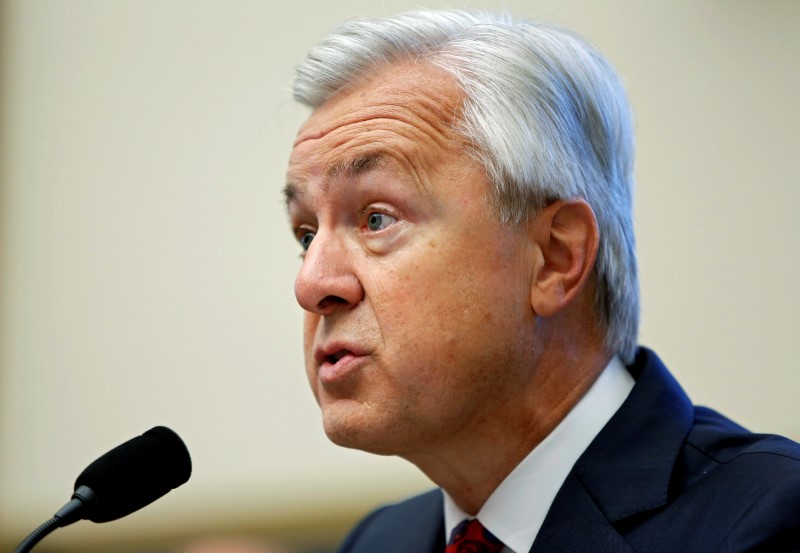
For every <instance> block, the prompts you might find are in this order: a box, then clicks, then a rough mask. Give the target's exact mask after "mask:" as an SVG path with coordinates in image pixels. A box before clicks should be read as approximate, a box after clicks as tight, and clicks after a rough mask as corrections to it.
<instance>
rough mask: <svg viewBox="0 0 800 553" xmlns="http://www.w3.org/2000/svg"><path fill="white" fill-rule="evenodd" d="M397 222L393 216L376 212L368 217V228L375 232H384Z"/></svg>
mask: <svg viewBox="0 0 800 553" xmlns="http://www.w3.org/2000/svg"><path fill="white" fill-rule="evenodd" d="M396 222H397V219H395V218H394V217H392V216H391V215H387V214H386V213H381V212H379V211H374V212H372V213H370V214H369V215H368V216H367V228H368V229H369V230H371V231H373V232H375V231H379V230H383V229H385V228H386V227H388V226H389V225H391V224H394V223H396Z"/></svg>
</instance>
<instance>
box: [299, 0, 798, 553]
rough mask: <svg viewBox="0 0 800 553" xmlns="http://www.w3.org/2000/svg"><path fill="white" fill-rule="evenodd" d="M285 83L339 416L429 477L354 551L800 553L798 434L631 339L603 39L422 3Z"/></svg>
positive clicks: (356, 444) (315, 375)
mask: <svg viewBox="0 0 800 553" xmlns="http://www.w3.org/2000/svg"><path fill="white" fill-rule="evenodd" d="M294 91H295V97H296V99H298V100H299V101H300V102H303V103H305V104H307V105H309V106H311V107H312V108H313V113H312V114H311V116H310V118H309V119H308V120H307V121H306V123H305V124H304V125H303V126H302V128H301V129H300V131H299V133H298V136H297V140H296V142H295V144H294V148H293V151H292V154H291V159H290V162H289V169H288V184H287V187H286V190H285V193H286V199H287V205H288V210H289V214H290V220H291V224H292V227H293V230H294V233H295V236H296V238H297V240H298V241H299V243H300V244H301V246H302V248H303V249H304V253H303V256H304V258H303V263H302V267H301V269H300V271H299V274H298V276H297V280H296V282H295V294H296V296H297V300H298V302H299V303H300V305H301V307H302V308H303V309H304V310H305V312H306V314H305V322H304V343H305V356H306V370H307V374H308V378H309V381H310V383H311V387H312V390H313V392H314V394H315V397H316V399H317V401H318V402H319V404H320V407H321V409H322V414H323V424H324V428H325V431H326V433H327V435H328V436H329V437H330V439H331V440H332V441H334V442H335V443H337V444H339V445H342V446H345V447H353V448H358V449H362V450H365V451H370V452H373V453H377V454H382V455H399V456H401V457H403V458H405V459H407V460H408V461H410V462H412V463H414V464H415V465H416V466H417V467H419V468H420V469H421V470H422V471H423V472H424V473H425V474H426V475H427V476H428V477H429V478H430V479H431V480H432V481H433V482H434V483H436V484H437V486H438V489H437V490H435V491H433V492H430V493H428V494H425V495H422V496H419V497H416V498H412V499H410V500H408V501H406V502H404V503H400V504H398V505H393V506H389V507H385V508H383V509H380V510H378V511H376V512H375V513H373V514H372V515H370V516H369V517H368V518H367V519H365V520H364V521H363V522H362V523H361V524H360V525H359V526H358V527H357V528H356V529H355V530H354V532H353V533H352V534H351V535H350V537H349V538H348V539H347V541H346V542H345V544H344V545H343V548H342V551H345V552H353V553H366V552H382V553H386V552H389V553H391V552H397V553H399V552H429V551H444V548H445V541H449V542H450V545H448V546H447V552H448V553H450V552H451V551H452V552H455V551H513V552H514V553H525V552H527V551H531V552H537V553H538V552H546V551H553V552H555V551H559V552H564V551H681V552H686V551H702V552H708V551H755V550H759V551H796V550H800V447H798V446H797V444H794V443H792V442H790V441H788V440H785V439H782V438H778V437H767V436H754V435H751V434H748V433H747V432H746V431H744V430H743V429H741V428H740V427H738V426H736V425H735V424H734V423H732V422H730V421H728V420H727V419H725V418H723V417H722V416H720V415H718V414H716V413H714V412H713V411H710V410H707V409H703V408H695V407H694V406H692V405H691V403H690V402H689V400H688V399H687V398H686V396H685V395H684V393H683V392H682V391H681V389H680V387H679V386H678V385H677V383H676V382H675V381H674V380H673V379H672V377H671V376H670V375H669V373H668V372H667V370H666V368H664V366H663V365H662V363H661V361H660V360H659V359H658V358H657V357H656V356H655V354H654V353H653V352H651V351H648V350H646V349H642V348H640V349H637V347H636V339H637V326H638V288H637V277H636V257H635V251H634V239H633V225H632V215H631V203H632V188H633V182H632V166H633V138H632V131H631V122H630V115H629V109H628V104H627V100H626V98H625V94H624V92H623V89H622V87H621V85H620V83H619V81H618V79H617V77H616V75H615V74H614V72H613V70H612V69H611V67H610V66H609V65H608V63H607V62H606V61H605V60H604V59H603V58H602V56H600V54H598V53H597V52H596V51H595V50H594V48H593V47H591V46H590V45H589V44H588V43H586V42H585V41H584V40H583V39H581V38H579V37H577V36H575V35H573V34H571V33H569V32H566V31H564V30H559V29H557V28H554V27H551V26H548V25H544V24H533V23H528V22H522V21H514V20H512V19H510V18H508V17H505V16H493V15H486V14H474V13H469V12H461V11H448V12H416V13H410V14H404V15H401V16H397V17H394V18H391V19H385V20H373V21H357V22H351V23H348V24H346V25H344V26H343V27H341V28H340V29H338V30H337V31H334V32H333V33H332V34H331V35H330V36H329V37H328V38H326V39H325V40H323V41H322V42H320V43H319V44H318V45H317V46H316V47H315V48H314V49H312V50H311V52H310V53H309V54H308V56H307V58H306V60H305V61H304V62H303V63H302V64H301V65H300V67H299V69H298V72H297V78H296V81H295V89H294Z"/></svg>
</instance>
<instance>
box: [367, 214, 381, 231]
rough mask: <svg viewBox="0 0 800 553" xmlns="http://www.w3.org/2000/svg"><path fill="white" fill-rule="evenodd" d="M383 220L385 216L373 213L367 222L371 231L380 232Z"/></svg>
mask: <svg viewBox="0 0 800 553" xmlns="http://www.w3.org/2000/svg"><path fill="white" fill-rule="evenodd" d="M382 219H383V215H381V214H380V213H373V214H372V215H370V216H369V219H368V220H367V225H368V226H369V229H370V230H378V229H380V228H381V220H382Z"/></svg>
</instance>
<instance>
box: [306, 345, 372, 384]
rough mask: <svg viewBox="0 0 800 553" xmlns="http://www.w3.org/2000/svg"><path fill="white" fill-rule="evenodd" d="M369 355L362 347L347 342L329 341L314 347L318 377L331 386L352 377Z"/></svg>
mask: <svg viewBox="0 0 800 553" xmlns="http://www.w3.org/2000/svg"><path fill="white" fill-rule="evenodd" d="M366 357H367V352H366V351H364V350H363V349H362V348H359V347H358V346H356V345H354V344H352V343H346V342H329V343H327V344H324V345H322V346H319V347H317V348H315V349H314V360H315V361H316V364H317V377H318V378H319V381H320V383H321V384H322V385H323V386H326V387H327V386H331V385H334V384H336V383H338V382H341V381H343V380H345V379H347V378H348V377H350V376H351V375H352V374H353V373H354V372H355V371H356V370H357V369H358V367H359V366H360V365H361V364H362V363H361V362H360V361H362V360H363V359H365V358H366Z"/></svg>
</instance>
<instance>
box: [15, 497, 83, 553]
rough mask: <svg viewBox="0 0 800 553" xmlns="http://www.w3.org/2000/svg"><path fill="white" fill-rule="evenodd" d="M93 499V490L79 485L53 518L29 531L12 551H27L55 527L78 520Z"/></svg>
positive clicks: (21, 552) (20, 552)
mask: <svg viewBox="0 0 800 553" xmlns="http://www.w3.org/2000/svg"><path fill="white" fill-rule="evenodd" d="M93 501H94V492H93V491H92V489H91V488H90V487H88V486H80V487H79V488H78V489H77V490H75V493H73V494H72V499H70V501H69V503H67V504H66V505H64V506H63V507H62V508H61V509H60V510H59V511H58V512H57V513H56V514H54V515H53V518H51V519H50V520H48V521H47V522H45V523H44V524H42V525H41V526H39V527H38V528H37V529H36V530H34V531H33V532H31V533H30V534H29V535H28V537H27V538H25V539H24V540H22V542H21V543H20V544H19V545H18V546H17V548H16V549H15V550H14V553H28V552H29V551H30V550H31V549H33V546H34V545H36V544H37V543H39V542H40V541H41V540H42V538H44V537H45V536H47V535H48V534H49V533H50V532H52V531H53V530H55V529H56V528H61V527H62V526H67V525H69V524H72V523H73V522H75V521H77V520H80V519H81V518H82V517H81V511H82V510H83V508H84V507H85V506H86V505H87V504H88V503H91V502H93Z"/></svg>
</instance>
